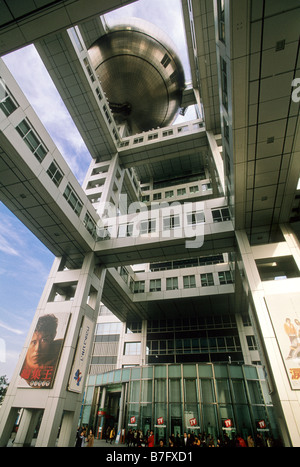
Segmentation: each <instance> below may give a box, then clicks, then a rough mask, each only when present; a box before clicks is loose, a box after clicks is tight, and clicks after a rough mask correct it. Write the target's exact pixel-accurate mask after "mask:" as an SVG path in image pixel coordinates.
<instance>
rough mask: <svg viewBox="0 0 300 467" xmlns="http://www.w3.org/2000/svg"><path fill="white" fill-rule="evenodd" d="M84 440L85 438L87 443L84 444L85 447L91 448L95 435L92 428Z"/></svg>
mask: <svg viewBox="0 0 300 467" xmlns="http://www.w3.org/2000/svg"><path fill="white" fill-rule="evenodd" d="M86 440H87V445H86V447H87V448H92V447H93V446H94V441H95V436H94V434H93V431H92V430H90V432H89V435H88V437H87V439H86Z"/></svg>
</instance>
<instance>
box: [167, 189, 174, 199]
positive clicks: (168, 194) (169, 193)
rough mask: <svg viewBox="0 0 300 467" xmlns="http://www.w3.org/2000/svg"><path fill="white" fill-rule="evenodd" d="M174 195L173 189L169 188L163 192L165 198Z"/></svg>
mask: <svg viewBox="0 0 300 467" xmlns="http://www.w3.org/2000/svg"><path fill="white" fill-rule="evenodd" d="M173 196H174V191H173V190H169V191H166V192H165V198H172V197H173Z"/></svg>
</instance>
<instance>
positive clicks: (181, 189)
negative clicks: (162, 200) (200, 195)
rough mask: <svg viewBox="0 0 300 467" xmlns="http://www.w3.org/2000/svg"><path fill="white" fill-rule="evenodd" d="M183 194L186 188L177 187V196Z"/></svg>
mask: <svg viewBox="0 0 300 467" xmlns="http://www.w3.org/2000/svg"><path fill="white" fill-rule="evenodd" d="M185 194H186V189H185V188H178V190H177V196H183V195H185Z"/></svg>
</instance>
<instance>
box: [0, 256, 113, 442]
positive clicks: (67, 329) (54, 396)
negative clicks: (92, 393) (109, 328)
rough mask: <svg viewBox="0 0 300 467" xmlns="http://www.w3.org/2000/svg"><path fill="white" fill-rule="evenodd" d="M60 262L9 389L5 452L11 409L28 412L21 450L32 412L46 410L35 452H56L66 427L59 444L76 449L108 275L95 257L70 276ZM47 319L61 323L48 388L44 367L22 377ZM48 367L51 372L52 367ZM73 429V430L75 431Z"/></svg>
mask: <svg viewBox="0 0 300 467" xmlns="http://www.w3.org/2000/svg"><path fill="white" fill-rule="evenodd" d="M61 262H62V261H61V258H56V260H55V261H54V265H53V267H52V270H51V272H50V275H49V278H48V281H47V283H46V286H45V289H44V292H43V295H42V297H41V300H40V303H39V306H38V309H37V311H36V315H35V318H34V321H33V323H32V326H31V330H30V333H29V336H28V339H27V341H26V344H25V346H24V349H23V352H22V354H21V357H20V361H19V363H18V366H17V368H16V371H15V375H14V377H13V379H12V382H11V384H10V387H9V389H8V397H6V398H5V400H4V404H3V407H2V409H1V414H0V417H1V424H0V444H1V445H2V446H5V445H6V444H7V442H8V439H9V438H8V439H7V437H8V436H9V435H10V433H11V431H12V428H13V422H12V415H11V416H10V415H9V414H10V412H11V409H15V408H16V409H20V408H23V409H25V412H24V413H25V416H24V420H23V422H22V424H23V428H21V431H20V434H18V436H17V438H16V441H15V442H17V445H24V444H25V442H26V443H27V442H29V437H30V436H29V431H28V428H29V425H30V424H31V421H32V420H31V417H32V414H33V411H35V412H36V411H41V410H42V411H43V417H42V421H41V426H40V429H39V434H38V437H37V440H36V446H37V447H38V446H40V447H51V446H55V445H56V443H57V436H58V431H59V427H60V426H61V423H62V428H63V431H62V433H61V437H60V439H59V441H58V443H59V445H61V446H62V445H63V446H74V442H75V433H76V428H77V423H78V416H79V413H80V408H81V404H82V393H83V390H84V387H85V379H86V377H87V372H88V365H89V362H90V357H91V352H92V343H93V336H94V332H95V326H96V322H97V317H98V312H99V307H100V302H101V296H102V290H103V286H104V280H105V272H106V269H105V268H104V267H102V266H99V265H98V264H97V258H96V257H95V255H94V253H93V252H90V253H87V254H86V256H85V258H84V260H83V264H82V267H81V269H77V270H68V269H66V270H65V269H63V268H62V266H61ZM57 298H59V300H57ZM45 316H46V317H47V318H48V317H52V316H54V317H55V318H56V319H57V326H56V328H55V336H54V338H53V341H52V342H51V344H50V349H51V352H52V353H51V356H52V355H55V357H56V359H55V363H54V364H51V365H52V366H51V368H53V371H52V372H53V375H54V377H53V379H52V380H51V385H50V386H49V387H48V386H47V384H46V383H47V377H48V376H49V371H48V373H47V371H46V370H45V371H44V370H43V367H41V368H38V369H36V370H35V371H31V369H30V367H29V366H28V367H29V369H30V371H29V370H27V368H26V375H27V374H28V373H30V375H33V374H34V375H35V376H34V377H33V376H32V378H31V379H30V381H28V378H27V379H26V378H25V376H24V373H22V372H21V370H22V369H23V363H24V362H25V361H26V363H27V361H28V358H27V357H28V355H29V349H30V348H31V347H32V342H34V341H33V340H32V337H33V336H34V335H35V333H36V329H37V327H36V326H37V324H39V323H40V321H41V320H40V318H41V317H42V318H44V317H45ZM49 319H50V318H49ZM51 319H52V318H51ZM51 322H52V321H51ZM52 326H53V323H52ZM53 332H54V331H53ZM57 334H59V338H58V337H57ZM57 348H59V353H58V352H57V353H56V354H54V349H57ZM57 354H58V355H57ZM78 356H79V357H80V358H78ZM74 365H76V368H75V367H74ZM45 367H46V368H49V365H45ZM43 371H44V373H43ZM21 373H22V375H21ZM41 374H43V375H45V376H44V378H45V379H44V380H41V376H40V375H41ZM37 375H39V376H37ZM34 378H39V379H34ZM31 385H33V386H34V388H32V387H31ZM72 414H73V415H72ZM9 417H10V418H9ZM72 423H73V424H74V425H73V426H71V425H72ZM2 427H5V430H4V429H2ZM9 430H10V432H9V435H8V431H9Z"/></svg>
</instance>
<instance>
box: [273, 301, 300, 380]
mask: <svg viewBox="0 0 300 467" xmlns="http://www.w3.org/2000/svg"><path fill="white" fill-rule="evenodd" d="M265 302H266V305H267V307H268V311H269V314H270V317H271V320H272V323H273V328H274V331H275V334H276V339H277V342H278V345H279V348H280V352H281V356H282V359H283V362H284V365H285V368H286V372H287V375H288V378H289V381H290V384H291V388H292V389H300V294H298V293H294V294H293V293H291V294H284V295H279V294H278V295H270V296H266V297H265Z"/></svg>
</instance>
